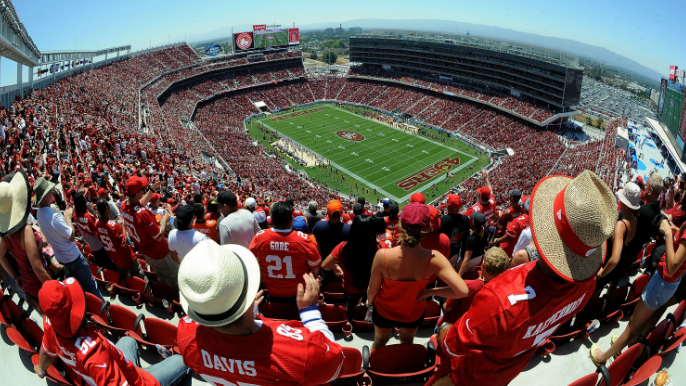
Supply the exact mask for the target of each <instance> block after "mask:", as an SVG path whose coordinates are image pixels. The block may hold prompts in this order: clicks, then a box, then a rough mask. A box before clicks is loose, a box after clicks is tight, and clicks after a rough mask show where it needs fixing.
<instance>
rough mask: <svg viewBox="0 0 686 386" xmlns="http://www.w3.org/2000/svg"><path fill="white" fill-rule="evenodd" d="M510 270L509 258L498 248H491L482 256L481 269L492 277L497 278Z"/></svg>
mask: <svg viewBox="0 0 686 386" xmlns="http://www.w3.org/2000/svg"><path fill="white" fill-rule="evenodd" d="M508 268H510V258H509V256H507V253H505V251H503V250H502V249H501V248H498V247H491V248H489V249H488V251H486V254H485V255H484V260H483V265H482V269H483V270H484V271H486V272H488V273H489V274H491V275H493V276H498V275H500V274H501V273H503V272H505V271H506V270H507V269H508Z"/></svg>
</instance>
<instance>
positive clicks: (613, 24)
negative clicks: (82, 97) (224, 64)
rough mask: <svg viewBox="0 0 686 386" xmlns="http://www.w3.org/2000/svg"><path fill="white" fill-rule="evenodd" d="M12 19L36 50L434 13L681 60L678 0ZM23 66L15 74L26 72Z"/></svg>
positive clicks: (185, 9)
mask: <svg viewBox="0 0 686 386" xmlns="http://www.w3.org/2000/svg"><path fill="white" fill-rule="evenodd" d="M14 6H15V8H16V10H17V12H18V14H19V18H20V19H21V20H22V22H23V23H24V25H25V26H26V28H27V30H28V32H29V34H30V35H31V37H32V38H33V40H34V42H35V43H36V45H37V46H38V48H39V49H40V50H60V49H64V50H71V49H75V48H78V49H98V48H105V47H111V46H116V45H124V44H131V45H132V46H133V49H134V50H137V49H143V48H147V47H148V46H149V45H151V44H152V45H153V46H155V45H161V44H165V43H167V41H168V40H171V41H181V40H183V39H184V35H185V34H187V35H188V37H189V40H192V37H193V35H199V34H203V33H208V32H211V31H214V30H218V29H223V28H227V27H228V28H230V27H231V26H238V25H252V24H262V23H278V24H283V25H291V24H292V23H293V22H295V23H296V26H298V25H305V24H310V23H321V22H332V24H334V23H337V22H344V21H347V20H354V19H361V18H381V19H443V20H446V19H447V20H456V21H461V22H469V23H474V24H485V25H491V26H499V27H503V28H511V29H514V30H518V31H522V32H529V33H535V34H539V35H545V36H554V37H560V38H566V39H572V40H577V41H580V42H583V43H588V44H593V45H596V46H600V47H604V48H607V49H609V50H611V51H614V52H616V53H618V54H620V55H623V56H626V57H628V58H630V59H633V60H635V61H637V62H638V63H640V64H643V65H645V66H647V67H650V68H652V69H654V70H656V71H658V72H660V73H662V74H666V73H667V72H668V70H669V65H670V64H677V65H681V67H682V68H686V44H685V43H684V36H686V27H685V25H686V24H685V23H684V20H683V19H684V13H686V1H685V0H658V1H654V0H653V1H650V0H643V1H635V0H625V1H616V0H610V1H608V0H595V1H587V0H576V1H567V2H553V1H545V0H529V1H512V0H509V1H461V0H459V1H455V0H453V1H443V0H434V1H430V2H424V1H406V0H395V1H387V0H382V1H379V0H376V1H358V0H348V1H345V2H325V1H311V0H304V1H269V0H262V1H259V2H258V1H248V2H237V1H219V0H206V1H198V2H189V1H184V2H182V1H177V0H167V1H158V0H137V1H130V0H121V1H92V0H91V1H81V0H73V1H70V2H56V1H54V0H53V1H45V0H33V1H27V0H15V1H14ZM26 76H27V75H24V77H25V79H26ZM0 83H1V84H2V85H7V84H14V83H16V66H15V64H14V63H13V62H11V61H8V60H7V59H4V58H3V59H2V78H1V80H0Z"/></svg>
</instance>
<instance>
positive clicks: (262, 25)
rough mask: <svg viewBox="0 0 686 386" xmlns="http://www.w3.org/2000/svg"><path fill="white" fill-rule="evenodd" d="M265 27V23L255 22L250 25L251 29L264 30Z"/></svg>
mask: <svg viewBox="0 0 686 386" xmlns="http://www.w3.org/2000/svg"><path fill="white" fill-rule="evenodd" d="M266 29H267V25H266V24H256V25H253V26H252V30H253V31H264V30H266Z"/></svg>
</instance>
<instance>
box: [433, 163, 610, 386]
mask: <svg viewBox="0 0 686 386" xmlns="http://www.w3.org/2000/svg"><path fill="white" fill-rule="evenodd" d="M616 208H617V201H616V200H615V198H614V195H613V194H612V191H611V190H610V188H608V187H607V185H605V183H603V182H602V181H601V180H600V178H598V176H596V175H595V174H594V173H592V172H590V171H588V170H587V171H584V172H582V173H581V174H580V175H579V176H577V177H576V178H575V179H572V178H571V177H566V176H551V177H547V178H544V179H543V180H541V181H540V182H539V183H538V184H537V185H536V187H535V188H534V190H533V195H532V197H531V205H530V217H531V228H532V233H533V235H534V242H535V245H536V246H537V250H538V253H539V254H540V256H541V258H540V259H539V260H537V261H536V262H535V263H534V262H532V263H529V264H525V265H523V266H520V267H519V268H517V269H511V270H508V271H506V272H505V273H503V274H501V275H500V276H498V277H497V278H495V279H493V280H491V282H490V283H488V284H486V285H485V286H484V288H483V289H481V290H480V291H479V292H478V293H477V294H476V296H475V297H474V300H473V302H472V306H471V307H470V308H469V311H467V313H465V314H464V315H463V316H462V317H461V318H460V319H459V320H458V321H457V322H456V323H455V324H454V325H452V326H451V325H447V326H446V327H444V328H442V329H441V333H440V334H439V338H438V341H439V344H441V345H442V349H443V351H444V352H445V353H446V354H447V355H448V356H449V357H451V358H452V361H454V362H455V364H454V366H455V368H456V369H455V371H453V372H452V373H450V375H449V376H448V377H449V378H445V377H444V378H442V379H441V380H439V381H438V382H437V383H436V384H441V385H451V384H454V385H485V384H487V385H492V386H505V385H507V384H508V383H510V381H512V380H513V379H514V378H515V377H516V376H517V375H518V374H519V373H520V372H521V371H522V370H523V369H524V368H525V367H526V365H527V364H528V363H529V360H530V359H531V358H532V357H533V355H534V354H535V353H536V351H537V350H538V348H539V346H541V345H542V344H544V343H545V342H546V340H547V338H548V336H550V335H551V334H552V333H553V332H554V331H555V329H556V327H555V326H556V325H558V324H562V323H565V322H566V321H567V320H569V319H570V318H571V317H572V316H573V315H574V314H576V313H577V312H578V311H579V310H581V309H582V308H583V307H584V306H585V304H586V303H587V302H588V300H589V299H590V297H591V295H592V294H593V291H594V289H595V277H596V273H597V272H598V270H599V269H600V266H601V265H602V263H603V257H604V256H605V248H606V246H605V241H606V240H607V239H608V238H609V237H610V234H612V230H613V229H614V225H615V219H616V213H617V212H616ZM555 213H561V216H559V217H558V216H556V215H555ZM558 228H559V229H561V230H558ZM551 323H554V325H553V326H552V327H551V326H549V324H551Z"/></svg>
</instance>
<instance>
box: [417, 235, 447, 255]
mask: <svg viewBox="0 0 686 386" xmlns="http://www.w3.org/2000/svg"><path fill="white" fill-rule="evenodd" d="M422 247H424V248H426V249H430V250H436V251H438V252H441V254H442V255H443V256H445V257H446V258H447V259H449V258H450V238H449V237H448V236H447V235H446V234H444V233H441V232H432V233H428V234H426V235H425V236H424V240H422Z"/></svg>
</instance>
